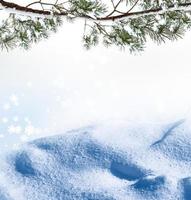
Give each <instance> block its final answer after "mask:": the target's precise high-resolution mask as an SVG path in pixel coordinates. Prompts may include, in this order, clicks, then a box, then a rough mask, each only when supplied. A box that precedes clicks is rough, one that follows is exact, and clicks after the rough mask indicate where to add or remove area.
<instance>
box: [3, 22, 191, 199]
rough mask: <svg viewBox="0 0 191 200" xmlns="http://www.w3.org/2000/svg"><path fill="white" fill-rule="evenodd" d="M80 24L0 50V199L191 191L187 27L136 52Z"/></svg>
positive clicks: (162, 195) (189, 195)
mask: <svg viewBox="0 0 191 200" xmlns="http://www.w3.org/2000/svg"><path fill="white" fill-rule="evenodd" d="M81 27H82V26H81V25H80V24H70V25H68V24H64V26H63V28H61V29H60V31H59V32H58V33H57V34H55V35H52V36H51V37H50V39H49V40H46V41H43V42H41V43H39V44H38V45H34V46H33V48H32V49H31V50H30V51H27V52H26V51H21V50H15V51H11V52H8V53H6V52H1V55H0V58H1V62H0V148H1V152H0V154H1V155H0V158H1V161H0V200H37V199H38V200H134V199H136V200H145V199H148V200H152V199H153V200H155V199H156V200H159V199H160V200H169V199H170V200H183V199H184V200H190V199H191V178H190V177H191V164H190V163H191V162H190V161H191V154H190V152H191V134H190V132H191V117H190V111H191V95H190V85H191V68H190V41H191V40H190V33H188V34H187V35H186V37H185V39H184V40H179V41H177V42H174V43H167V44H165V45H162V46H160V47H158V46H156V45H154V44H152V43H148V47H147V48H146V51H145V52H143V53H142V54H141V55H136V56H134V55H129V53H128V52H121V51H119V50H118V49H115V48H111V49H105V48H103V47H98V48H96V49H93V50H90V51H88V52H87V51H85V50H83V48H82V43H81V36H82V32H83V29H81ZM77 33H79V34H77ZM42 52H43V53H42ZM121 119H122V120H123V121H121ZM89 125H90V126H89ZM79 127H88V128H81V129H78V130H76V131H75V129H76V128H79ZM71 129H74V131H70V132H67V131H68V130H71ZM58 133H59V135H60V136H55V135H58ZM50 135H51V137H49V136H50ZM44 137H46V138H45V139H39V138H44ZM34 139H37V140H35V141H32V140H34ZM27 141H29V143H27V144H26V142H27ZM21 142H22V143H24V144H23V145H22V146H21V147H19V145H18V144H19V143H21ZM13 149H16V150H15V151H13ZM4 151H9V153H5V152H4Z"/></svg>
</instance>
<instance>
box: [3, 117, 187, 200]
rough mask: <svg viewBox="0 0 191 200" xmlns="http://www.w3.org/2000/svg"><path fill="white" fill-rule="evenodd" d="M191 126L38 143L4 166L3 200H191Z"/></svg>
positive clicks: (127, 128) (117, 130)
mask: <svg viewBox="0 0 191 200" xmlns="http://www.w3.org/2000/svg"><path fill="white" fill-rule="evenodd" d="M190 124H191V122H190V120H189V119H187V120H184V119H180V120H179V121H175V122H172V123H170V124H160V123H158V124H141V123H137V124H132V123H127V122H120V123H116V124H114V123H107V124H104V125H99V126H92V127H87V128H82V129H79V130H73V131H70V132H67V133H65V134H63V135H60V136H52V137H48V138H42V139H37V140H35V141H33V142H30V143H28V144H25V145H24V146H22V147H21V148H20V149H19V150H17V151H16V152H13V153H10V154H9V155H8V156H6V158H5V160H4V161H3V162H2V163H1V165H0V168H1V170H0V171H1V172H0V186H1V187H0V195H1V196H0V199H1V200H37V199H38V200H45V199H49V200H59V199H60V200H63V199H64V200H82V199H83V200H134V199H136V200H146V199H148V200H151V199H153V200H158V199H160V200H164V199H165V200H190V199H191V154H190V152H191V134H190V132H191V126H190Z"/></svg>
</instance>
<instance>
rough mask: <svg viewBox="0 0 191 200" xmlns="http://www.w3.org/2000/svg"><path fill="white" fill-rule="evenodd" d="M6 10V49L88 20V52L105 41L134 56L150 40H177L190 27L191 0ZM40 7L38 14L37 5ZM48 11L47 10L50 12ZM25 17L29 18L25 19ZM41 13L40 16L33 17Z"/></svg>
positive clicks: (79, 1) (73, 0)
mask: <svg viewBox="0 0 191 200" xmlns="http://www.w3.org/2000/svg"><path fill="white" fill-rule="evenodd" d="M0 3H1V5H2V8H3V9H7V8H10V7H11V8H12V9H13V10H14V11H22V12H21V13H19V12H18V13H17V12H14V13H11V11H10V15H9V17H8V18H7V19H6V20H4V21H3V22H2V24H1V25H0V46H1V49H7V50H8V49H12V48H15V47H23V48H25V49H28V48H29V47H30V45H31V44H32V43H35V42H38V41H40V40H41V39H42V38H48V35H49V33H50V32H51V31H52V32H56V30H57V28H58V27H59V26H60V25H61V24H62V17H66V18H68V19H70V20H74V19H75V18H84V20H85V29H84V30H85V31H84V36H83V42H84V46H85V47H86V48H87V49H89V48H90V47H92V46H95V45H97V44H98V43H99V42H100V41H102V42H103V44H104V45H105V46H107V47H108V46H111V45H116V46H118V47H120V48H125V47H127V48H128V49H129V50H130V51H131V52H135V51H142V50H143V49H144V47H145V44H146V41H147V40H148V38H151V39H152V40H153V41H155V42H157V43H158V44H160V43H161V42H165V41H166V40H172V41H173V40H177V39H178V38H181V37H182V36H183V35H184V33H185V32H186V31H187V30H189V29H190V27H191V1H189V0H144V1H143V0H110V1H109V0H107V3H104V2H103V0H102V1H101V0H69V1H66V2H59V1H56V3H51V2H50V3H47V2H43V1H42V0H40V1H35V2H32V3H31V4H29V5H28V6H20V5H17V4H10V3H8V2H5V1H2V0H0ZM37 5H39V6H40V7H39V8H38V9H37V8H36V7H35V8H34V7H33V6H37ZM45 6H47V7H48V9H46V10H45V8H44V7H45ZM23 13H25V16H22V14H23ZM31 13H33V14H34V13H37V14H38V16H36V17H34V16H31Z"/></svg>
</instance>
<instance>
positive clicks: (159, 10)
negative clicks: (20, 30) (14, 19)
mask: <svg viewBox="0 0 191 200" xmlns="http://www.w3.org/2000/svg"><path fill="white" fill-rule="evenodd" d="M119 2H120V1H119ZM119 2H118V3H119ZM0 5H1V6H2V7H4V8H8V9H13V10H14V11H15V10H16V11H20V12H25V13H34V14H39V15H52V14H54V15H57V16H67V15H68V14H70V13H69V12H67V11H65V12H64V11H61V12H55V13H52V12H51V11H45V10H39V9H33V8H29V7H26V6H21V5H18V4H15V3H11V2H6V1H4V0H0ZM118 6H119V5H118V4H117V5H116V6H115V9H116V8H117V7H118ZM189 6H190V7H191V3H181V4H179V5H178V7H176V6H175V5H174V4H172V5H170V6H168V8H167V9H166V10H163V8H162V7H159V8H154V9H148V10H143V11H136V12H129V11H128V12H126V13H122V14H119V15H115V16H106V17H97V18H92V17H91V16H89V15H81V16H79V17H81V18H85V19H91V20H94V21H114V20H118V19H122V18H132V17H139V16H143V15H152V14H160V13H161V14H162V13H165V12H167V11H181V10H186V9H187V8H188V7H189ZM189 10H191V9H189ZM10 12H11V11H10ZM77 17H78V16H77Z"/></svg>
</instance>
